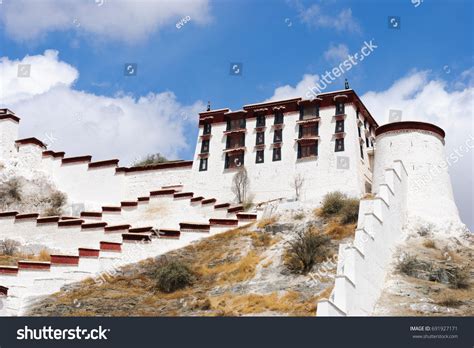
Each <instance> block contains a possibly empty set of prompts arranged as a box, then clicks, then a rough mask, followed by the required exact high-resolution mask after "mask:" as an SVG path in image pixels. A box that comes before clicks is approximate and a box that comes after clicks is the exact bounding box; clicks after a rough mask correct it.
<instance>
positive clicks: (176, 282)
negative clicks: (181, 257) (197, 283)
mask: <svg viewBox="0 0 474 348" xmlns="http://www.w3.org/2000/svg"><path fill="white" fill-rule="evenodd" d="M155 277H156V287H157V288H158V290H160V291H162V292H167V293H170V292H174V291H176V290H179V289H183V288H185V287H186V286H188V285H191V284H192V283H193V281H194V275H193V273H192V272H191V270H190V269H189V267H188V266H187V265H185V264H184V263H182V262H180V261H178V260H172V259H167V258H161V259H160V260H159V261H158V263H157V270H156V272H155Z"/></svg>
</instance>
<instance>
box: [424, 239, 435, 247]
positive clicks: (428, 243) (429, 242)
mask: <svg viewBox="0 0 474 348" xmlns="http://www.w3.org/2000/svg"><path fill="white" fill-rule="evenodd" d="M423 246H424V247H425V248H428V249H436V243H435V242H434V240H432V239H427V240H425V241H424V242H423Z"/></svg>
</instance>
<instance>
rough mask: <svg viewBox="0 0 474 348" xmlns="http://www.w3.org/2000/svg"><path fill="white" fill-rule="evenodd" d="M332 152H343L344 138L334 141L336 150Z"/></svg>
mask: <svg viewBox="0 0 474 348" xmlns="http://www.w3.org/2000/svg"><path fill="white" fill-rule="evenodd" d="M334 151H335V152H340V151H344V138H340V139H336V149H335V150H334Z"/></svg>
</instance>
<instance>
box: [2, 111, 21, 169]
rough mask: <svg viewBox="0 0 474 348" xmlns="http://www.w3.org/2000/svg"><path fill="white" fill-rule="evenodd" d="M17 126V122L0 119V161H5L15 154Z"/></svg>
mask: <svg viewBox="0 0 474 348" xmlns="http://www.w3.org/2000/svg"><path fill="white" fill-rule="evenodd" d="M18 127H19V125H18V122H15V121H13V120H11V119H3V120H2V119H0V161H6V160H7V159H9V158H11V157H12V156H14V155H15V153H16V147H15V140H17V139H18Z"/></svg>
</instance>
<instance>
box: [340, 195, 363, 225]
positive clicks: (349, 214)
mask: <svg viewBox="0 0 474 348" xmlns="http://www.w3.org/2000/svg"><path fill="white" fill-rule="evenodd" d="M340 214H341V222H342V223H343V224H353V223H356V222H357V219H358V217H359V200H358V199H355V198H347V199H346V200H345V201H344V205H343V207H342V209H341V213H340Z"/></svg>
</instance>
